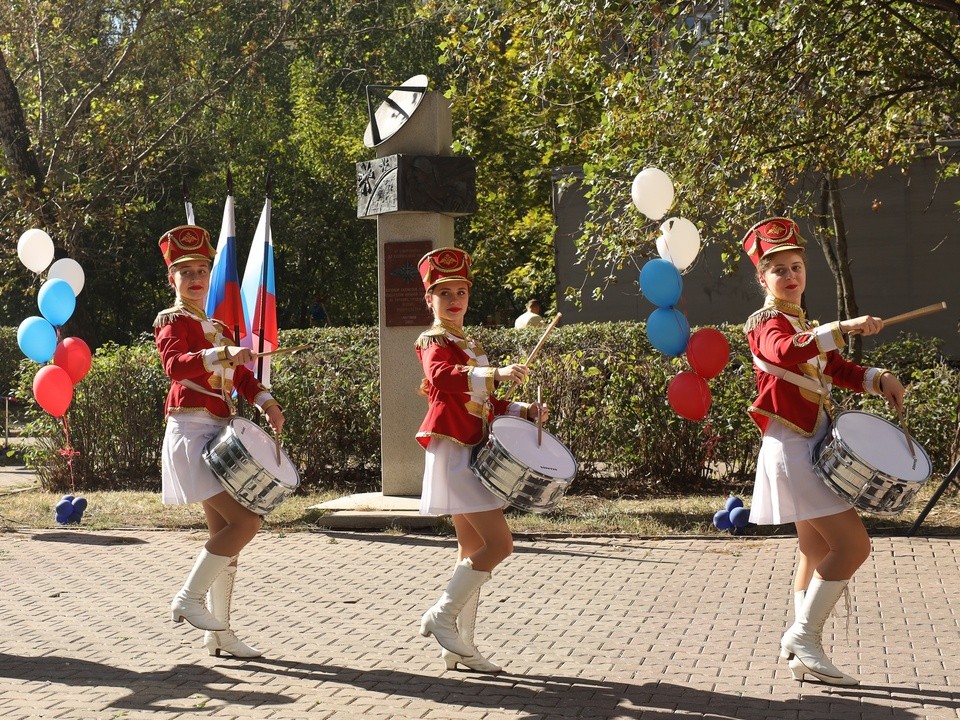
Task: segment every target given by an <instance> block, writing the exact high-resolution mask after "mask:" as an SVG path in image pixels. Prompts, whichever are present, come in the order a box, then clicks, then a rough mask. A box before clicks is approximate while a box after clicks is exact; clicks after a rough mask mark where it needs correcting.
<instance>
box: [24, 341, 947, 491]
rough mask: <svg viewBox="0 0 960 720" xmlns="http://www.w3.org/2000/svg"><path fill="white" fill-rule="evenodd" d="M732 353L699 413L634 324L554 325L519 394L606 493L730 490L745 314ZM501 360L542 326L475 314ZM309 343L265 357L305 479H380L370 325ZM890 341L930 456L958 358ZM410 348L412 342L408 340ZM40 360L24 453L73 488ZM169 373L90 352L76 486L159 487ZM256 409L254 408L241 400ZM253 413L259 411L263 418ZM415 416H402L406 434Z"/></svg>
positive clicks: (749, 433)
mask: <svg viewBox="0 0 960 720" xmlns="http://www.w3.org/2000/svg"><path fill="white" fill-rule="evenodd" d="M720 329H721V330H722V332H724V334H725V335H726V337H727V338H728V341H729V343H730V348H731V357H730V362H729V363H728V364H727V366H726V368H725V369H724V370H723V372H722V373H720V375H718V376H717V377H716V378H714V379H712V380H711V381H710V382H709V385H710V389H711V393H712V405H711V410H710V415H709V418H708V422H704V423H693V422H690V421H687V420H684V419H682V418H680V417H678V416H677V415H676V413H675V412H674V411H673V410H672V408H671V407H670V405H669V404H668V402H667V398H666V387H667V383H668V382H669V380H670V379H671V378H672V377H673V376H674V375H676V374H677V373H678V372H680V371H682V370H685V369H686V361H685V360H684V359H670V358H665V357H664V356H663V355H661V354H660V353H659V352H657V351H656V350H655V349H654V348H653V347H651V345H650V343H649V341H648V340H647V338H646V335H645V332H644V325H643V324H642V323H597V324H580V325H569V326H561V327H558V328H556V329H555V330H554V332H553V334H552V335H551V336H550V339H549V340H548V342H546V343H545V345H544V346H543V348H542V350H541V352H540V355H539V356H538V358H537V359H536V360H535V361H534V363H533V365H532V371H531V378H530V381H529V382H528V384H527V385H525V386H523V387H522V388H521V389H520V390H519V391H517V392H516V394H515V395H514V397H513V399H515V400H523V401H532V400H535V399H536V387H537V385H539V386H540V388H541V395H542V397H543V400H544V401H545V402H547V403H548V404H549V405H550V407H551V420H550V426H549V429H550V431H551V432H552V433H553V434H554V435H556V436H557V437H558V438H559V439H560V441H561V442H563V443H564V444H565V445H566V446H567V447H568V448H569V449H570V451H571V452H572V453H573V455H574V456H575V457H576V458H577V460H578V464H579V473H578V476H577V482H576V483H574V485H573V491H574V492H578V493H584V494H598V495H604V496H608V497H612V496H624V495H649V494H664V493H672V492H678V491H689V490H700V491H703V490H709V489H710V488H713V489H716V490H718V491H721V492H725V491H727V490H730V489H739V488H742V487H743V486H744V485H748V484H749V483H750V482H751V479H752V475H753V470H754V463H755V459H756V455H757V452H758V450H759V444H760V435H759V432H758V431H757V430H756V428H755V426H754V424H753V422H752V420H751V419H750V418H749V416H748V415H747V413H746V408H747V406H748V405H749V403H750V401H751V400H752V398H753V396H754V392H755V384H754V375H753V368H752V364H751V360H750V352H749V348H748V347H747V344H746V339H745V338H744V336H743V333H742V331H741V329H740V326H739V325H731V326H725V327H722V328H720ZM470 332H471V335H472V336H473V337H474V338H476V340H477V341H478V342H479V343H480V344H481V345H483V346H484V348H485V349H486V350H487V353H488V354H489V356H490V357H491V358H492V360H493V361H494V362H496V363H497V364H506V363H509V362H519V361H523V360H525V359H526V358H527V356H528V354H529V353H530V351H531V349H532V348H533V347H534V346H535V345H536V343H537V340H538V339H539V338H540V334H541V332H542V330H541V329H538V328H533V329H526V330H514V329H503V328H482V327H477V328H470ZM306 342H309V343H312V344H313V346H314V347H313V348H311V349H310V350H309V351H303V352H300V353H296V354H292V355H281V356H277V357H276V358H275V359H274V365H273V382H274V392H275V394H276V396H277V399H278V400H280V402H281V403H282V404H283V405H284V407H285V408H286V410H285V414H286V416H287V425H286V429H285V431H284V435H285V437H286V440H285V447H286V449H287V452H288V453H289V454H290V456H291V458H292V459H293V461H294V462H295V463H296V464H297V466H298V468H299V470H300V474H301V480H302V487H303V488H304V489H334V490H338V491H344V492H360V491H370V490H376V489H378V488H379V487H380V435H379V433H380V408H379V402H380V387H379V384H380V381H379V367H378V365H379V362H378V345H377V342H378V334H377V328H375V327H353V328H311V329H308V330H290V331H284V332H282V333H281V345H282V346H291V345H299V344H302V343H306ZM902 342H903V346H902V347H901V346H899V345H897V346H896V347H891V346H889V345H888V346H883V347H881V348H878V349H877V350H875V351H873V352H872V353H870V354H869V355H868V360H867V361H868V362H869V363H870V364H875V365H879V366H883V367H889V368H890V369H891V370H894V371H895V372H897V374H898V375H899V376H900V377H901V378H902V379H903V380H904V383H905V384H908V385H909V394H908V406H909V411H910V413H909V414H910V429H911V432H912V434H913V435H914V437H915V438H916V439H917V441H918V442H919V443H920V444H922V445H923V446H924V447H925V448H926V450H927V452H928V453H929V455H930V457H931V460H932V461H933V463H934V467H935V469H937V470H938V471H944V470H945V469H946V467H947V466H948V465H949V464H950V446H951V443H952V442H953V440H954V438H955V435H956V428H957V389H958V383H960V370H957V369H955V368H952V367H951V366H950V365H949V364H948V363H947V362H945V361H944V360H943V359H942V357H941V355H940V351H939V343H938V341H936V340H921V339H917V338H912V337H907V338H905V339H904V340H902ZM412 352H413V349H412V348H411V353H412ZM36 368H37V365H36V363H30V362H26V361H25V362H23V363H21V364H20V367H19V370H18V376H17V392H18V394H19V395H20V396H21V397H23V398H26V399H29V400H30V402H29V403H28V405H29V411H28V415H29V419H30V420H31V424H30V426H29V429H28V430H29V432H30V433H32V434H33V435H34V436H35V437H36V438H37V439H38V442H37V444H36V445H35V446H34V447H33V448H32V449H31V451H30V452H29V456H28V462H29V463H30V464H31V465H32V466H33V467H34V468H35V469H36V471H37V473H38V475H39V477H40V479H41V481H42V482H43V484H44V486H45V487H46V488H47V489H49V490H56V491H60V490H63V489H66V488H69V487H70V467H69V465H68V464H67V459H68V458H67V457H66V456H65V455H63V454H62V453H61V452H60V451H61V450H62V449H63V448H65V447H66V436H65V435H64V425H63V423H61V422H59V421H54V420H53V419H52V418H50V417H49V416H48V415H46V414H45V413H43V412H42V411H41V410H40V409H39V408H37V407H36V406H35V405H34V404H33V402H32V392H31V388H30V385H31V382H32V378H33V375H34V374H35V373H36ZM168 386H169V382H168V380H167V379H166V378H165V377H164V375H163V372H162V370H161V368H160V362H159V358H158V357H157V353H156V350H155V349H154V346H153V342H152V340H151V339H146V338H145V339H144V341H143V342H142V343H140V344H137V345H132V346H128V347H123V346H116V345H109V346H105V347H102V348H100V349H99V350H97V352H96V353H95V355H94V363H93V369H92V370H91V372H90V374H89V375H88V376H87V378H85V379H84V380H83V382H81V383H79V384H78V385H77V387H76V392H75V398H74V401H73V404H72V406H71V409H70V411H69V412H68V413H67V419H68V421H69V426H68V429H69V433H70V444H71V445H72V447H73V449H74V450H76V451H77V452H78V453H79V454H78V455H76V456H74V457H73V473H74V479H75V482H76V485H77V487H78V488H83V489H88V490H93V489H109V488H150V489H155V488H158V487H159V474H160V471H159V452H160V444H161V440H162V436H163V418H162V407H163V399H164V397H165V394H166V392H167V388H168ZM836 396H837V398H838V399H840V400H841V402H842V403H843V404H845V405H846V406H847V407H851V408H857V407H862V408H863V409H865V410H869V411H871V412H876V413H878V414H881V415H883V416H885V417H888V418H889V417H890V413H889V411H888V410H886V409H885V408H884V407H883V403H882V401H881V400H879V399H877V398H875V397H869V396H859V395H854V394H847V393H843V392H842V391H838V392H837V393H836ZM242 413H243V414H244V415H245V416H246V417H251V418H252V419H256V420H259V418H258V417H257V413H256V411H255V410H251V409H250V408H245V409H242ZM260 422H261V424H262V420H260ZM413 432H414V429H411V436H412V435H413Z"/></svg>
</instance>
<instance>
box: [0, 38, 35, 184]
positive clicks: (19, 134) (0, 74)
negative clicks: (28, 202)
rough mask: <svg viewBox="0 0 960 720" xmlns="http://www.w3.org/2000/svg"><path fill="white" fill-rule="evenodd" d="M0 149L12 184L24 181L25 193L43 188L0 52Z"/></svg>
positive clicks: (8, 74) (13, 88) (18, 96)
mask: <svg viewBox="0 0 960 720" xmlns="http://www.w3.org/2000/svg"><path fill="white" fill-rule="evenodd" d="M0 147H2V148H3V153H4V155H6V157H7V165H8V167H9V168H10V174H11V175H13V177H14V179H15V180H18V181H21V182H22V181H27V182H28V183H29V190H30V191H31V192H37V191H39V190H40V188H41V187H42V186H43V171H42V170H41V169H40V164H39V163H38V162H37V157H36V155H34V154H33V151H32V150H30V132H29V130H27V123H26V120H25V119H24V117H23V106H22V105H21V104H20V93H19V92H17V86H16V85H14V84H13V78H11V77H10V71H9V70H8V69H7V61H6V59H5V58H4V57H3V53H2V52H0Z"/></svg>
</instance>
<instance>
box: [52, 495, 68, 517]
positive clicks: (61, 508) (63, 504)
mask: <svg viewBox="0 0 960 720" xmlns="http://www.w3.org/2000/svg"><path fill="white" fill-rule="evenodd" d="M54 508H55V509H56V511H57V516H58V517H59V516H60V515H63V516H64V517H70V515H71V514H72V513H73V503H72V502H70V501H69V500H67V499H66V498H62V499H61V500H60V502H58V503H57V504H56V505H55V506H54Z"/></svg>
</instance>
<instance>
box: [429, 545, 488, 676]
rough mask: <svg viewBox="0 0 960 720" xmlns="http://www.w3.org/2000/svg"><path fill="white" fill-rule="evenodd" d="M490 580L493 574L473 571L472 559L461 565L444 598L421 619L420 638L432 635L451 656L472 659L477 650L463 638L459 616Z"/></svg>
mask: <svg viewBox="0 0 960 720" xmlns="http://www.w3.org/2000/svg"><path fill="white" fill-rule="evenodd" d="M489 579H490V573H488V572H482V571H480V570H474V569H473V563H472V562H471V561H470V558H466V559H465V560H463V561H461V562H460V563H458V564H457V568H456V570H455V571H454V573H453V577H452V578H450V582H449V583H448V584H447V589H446V590H444V592H443V595H441V596H440V599H439V600H437V602H436V603H435V604H434V605H433V607H431V608H430V609H429V610H427V611H426V612H425V613H424V614H423V617H422V618H420V634H421V635H423V636H424V637H428V636H429V635H433V636H434V637H435V638H436V639H437V642H438V643H440V645H441V646H443V647H444V648H446V649H447V650H449V651H450V652H453V653H456V654H457V655H460V656H462V657H472V656H473V653H474V648H473V647H471V646H470V645H468V644H467V643H465V642H464V641H463V639H462V638H461V637H460V632H459V631H458V630H457V616H458V615H459V614H460V611H461V610H462V609H463V606H464V605H465V604H466V602H467V599H468V598H469V597H470V596H471V595H472V594H473V593H474V591H476V590H479V589H480V586H481V585H483V584H484V583H485V582H486V581H487V580H489Z"/></svg>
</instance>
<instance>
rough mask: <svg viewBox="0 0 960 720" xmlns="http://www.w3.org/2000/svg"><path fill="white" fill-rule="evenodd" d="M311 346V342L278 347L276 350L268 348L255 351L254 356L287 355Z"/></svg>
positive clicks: (255, 357)
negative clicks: (262, 350)
mask: <svg viewBox="0 0 960 720" xmlns="http://www.w3.org/2000/svg"><path fill="white" fill-rule="evenodd" d="M309 347H310V343H306V344H304V345H296V346H295V347H288V348H277V349H276V350H268V351H267V352H255V353H253V358H254V359H257V358H262V357H267V356H268V355H286V354H287V353H292V352H297V351H298V350H306V349H307V348H309Z"/></svg>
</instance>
